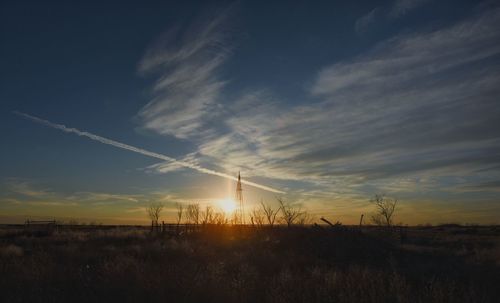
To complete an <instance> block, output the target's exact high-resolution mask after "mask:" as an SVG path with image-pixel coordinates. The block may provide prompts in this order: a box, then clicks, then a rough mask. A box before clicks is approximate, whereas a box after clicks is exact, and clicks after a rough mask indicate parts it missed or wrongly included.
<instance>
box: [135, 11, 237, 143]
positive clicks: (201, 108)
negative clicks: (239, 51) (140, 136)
mask: <svg viewBox="0 0 500 303" xmlns="http://www.w3.org/2000/svg"><path fill="white" fill-rule="evenodd" d="M229 11H230V9H226V10H220V11H217V12H216V13H214V14H212V15H204V16H200V17H199V18H198V20H197V21H196V22H193V23H192V24H191V25H190V26H189V27H188V28H186V29H183V28H179V27H177V28H174V29H171V30H170V31H168V32H167V33H166V34H164V35H163V36H162V37H160V39H158V41H157V42H156V43H155V44H154V45H153V46H152V47H150V48H149V49H148V51H147V52H146V54H145V56H144V58H143V59H142V60H141V62H140V63H139V71H140V72H141V73H146V74H147V73H154V74H156V75H158V76H159V79H158V80H157V81H156V83H155V84H154V87H153V89H152V94H153V99H152V100H151V101H150V102H149V103H148V104H147V105H146V106H144V107H143V108H142V109H141V111H140V112H139V117H140V118H141V119H142V121H143V125H144V127H146V128H148V129H152V130H155V131H157V132H159V133H161V134H168V135H172V136H175V137H177V138H183V139H186V138H193V137H200V136H206V135H208V134H209V129H208V128H207V127H206V125H207V122H208V121H210V120H212V119H214V118H215V117H216V116H217V115H218V106H219V105H220V101H219V99H220V98H221V94H220V91H221V89H222V88H223V87H224V85H225V81H223V80H221V79H220V77H219V76H218V75H217V71H218V70H219V69H220V67H221V65H222V64H223V62H224V61H225V60H226V58H227V56H228V55H229V54H230V51H229V50H230V48H229V46H228V45H227V43H226V40H227V36H228V31H227V30H225V23H226V22H227V18H228V13H229Z"/></svg>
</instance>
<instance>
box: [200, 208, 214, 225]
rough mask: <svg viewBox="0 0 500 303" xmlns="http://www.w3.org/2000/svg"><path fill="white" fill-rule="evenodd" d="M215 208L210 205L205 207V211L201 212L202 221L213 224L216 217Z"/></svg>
mask: <svg viewBox="0 0 500 303" xmlns="http://www.w3.org/2000/svg"><path fill="white" fill-rule="evenodd" d="M213 214H214V210H213V208H212V207H211V206H210V205H207V206H206V207H205V211H202V212H201V223H203V224H212V223H213V217H214V215H213Z"/></svg>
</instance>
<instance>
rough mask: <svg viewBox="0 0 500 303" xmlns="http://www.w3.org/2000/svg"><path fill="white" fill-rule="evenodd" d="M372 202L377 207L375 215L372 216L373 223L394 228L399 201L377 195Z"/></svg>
mask: <svg viewBox="0 0 500 303" xmlns="http://www.w3.org/2000/svg"><path fill="white" fill-rule="evenodd" d="M370 202H371V203H372V204H373V205H374V206H375V214H374V215H372V221H373V223H375V224H377V225H385V226H388V227H390V226H392V223H393V217H394V211H395V210H396V205H397V203H398V199H391V198H388V197H386V196H385V194H376V195H375V196H374V197H373V198H372V199H371V200H370Z"/></svg>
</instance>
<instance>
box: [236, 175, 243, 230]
mask: <svg viewBox="0 0 500 303" xmlns="http://www.w3.org/2000/svg"><path fill="white" fill-rule="evenodd" d="M236 202H237V203H238V204H239V207H238V211H237V212H238V217H239V218H238V219H239V221H240V224H245V208H244V206H243V188H242V187H241V176H240V172H238V183H237V184H236Z"/></svg>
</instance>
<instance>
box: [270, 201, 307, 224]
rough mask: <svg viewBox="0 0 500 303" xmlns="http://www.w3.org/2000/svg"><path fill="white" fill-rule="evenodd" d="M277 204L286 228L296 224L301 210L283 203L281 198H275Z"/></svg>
mask: <svg viewBox="0 0 500 303" xmlns="http://www.w3.org/2000/svg"><path fill="white" fill-rule="evenodd" d="M276 200H278V203H279V204H280V208H279V209H280V210H281V220H283V222H285V223H286V225H287V226H288V227H290V226H292V225H293V224H294V223H296V221H297V219H298V218H299V217H300V216H301V215H302V210H301V209H300V207H297V206H294V205H292V204H291V203H290V202H287V201H285V200H284V199H283V198H281V197H277V198H276Z"/></svg>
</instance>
